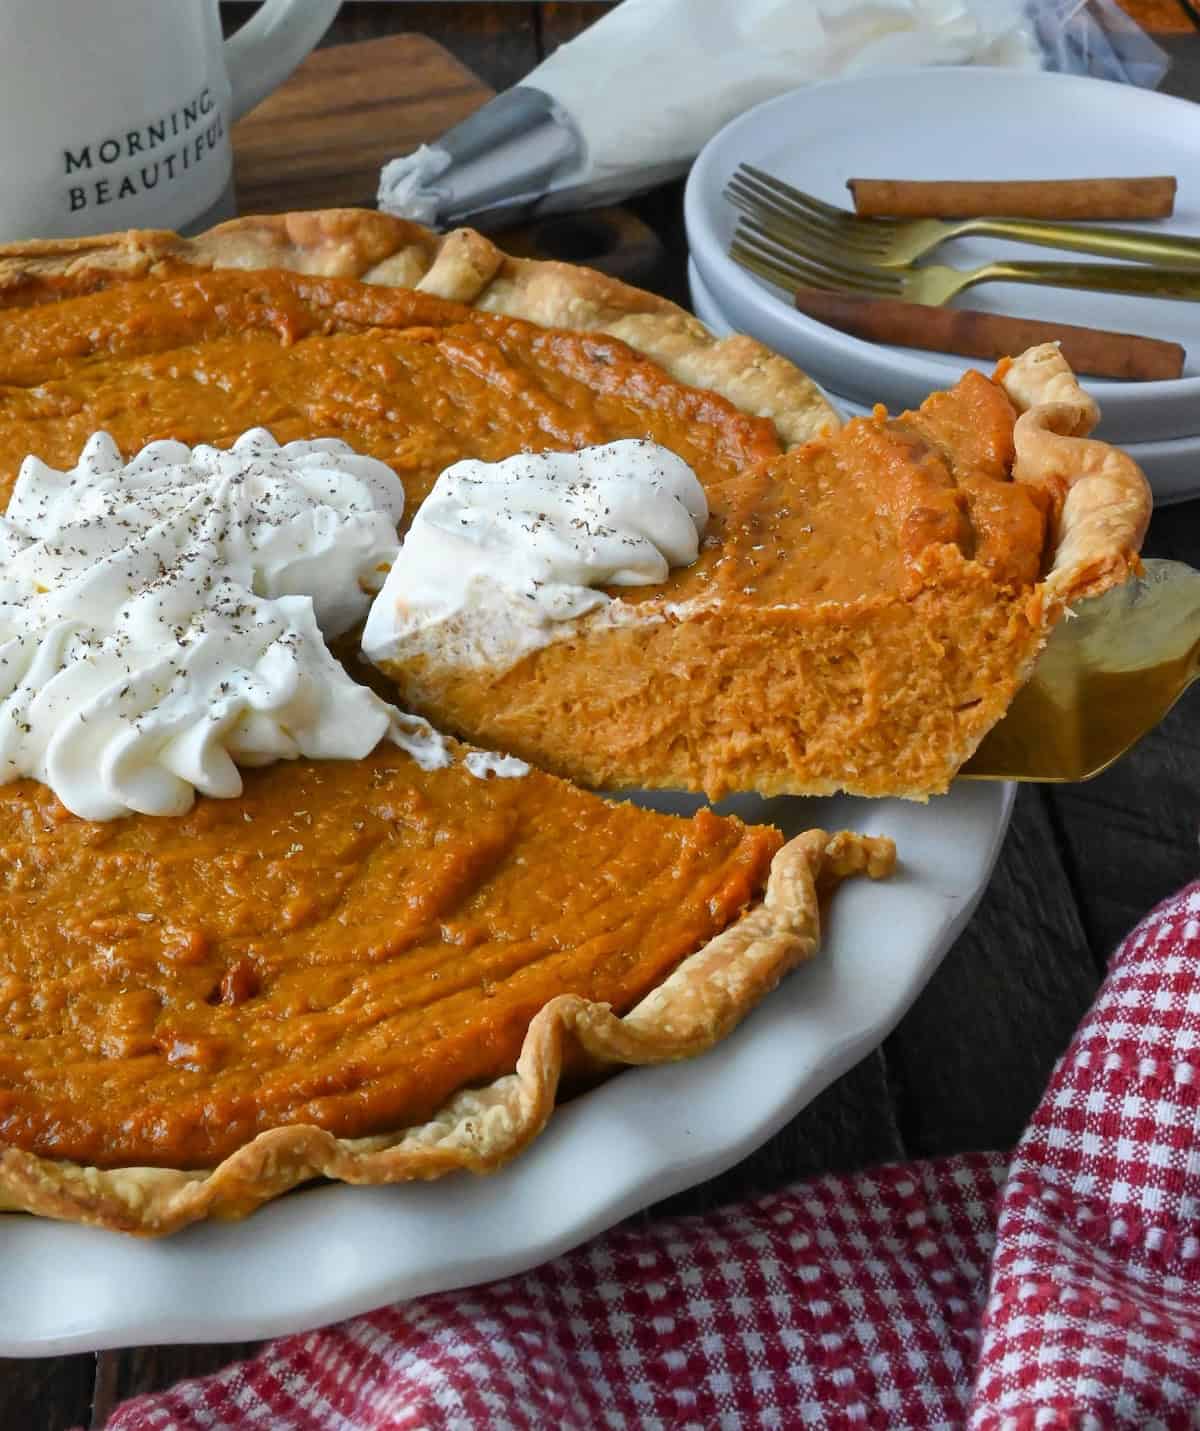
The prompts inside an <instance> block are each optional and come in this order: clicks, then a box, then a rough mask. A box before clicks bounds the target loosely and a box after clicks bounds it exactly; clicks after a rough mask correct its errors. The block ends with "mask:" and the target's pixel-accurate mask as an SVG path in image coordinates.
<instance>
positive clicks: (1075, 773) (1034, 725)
mask: <svg viewBox="0 0 1200 1431" xmlns="http://www.w3.org/2000/svg"><path fill="white" fill-rule="evenodd" d="M1197 676H1200V571H1195V570H1193V568H1192V567H1190V566H1185V565H1184V563H1183V562H1178V561H1154V560H1152V561H1147V562H1146V563H1145V570H1144V572H1143V574H1142V576H1141V577H1139V578H1135V579H1133V580H1131V581H1128V582H1126V583H1125V584H1124V585H1123V586H1118V587H1114V588H1113V589H1112V590H1111V591H1107V592H1105V594H1104V595H1103V596H1097V597H1093V598H1092V600H1090V601H1085V602H1081V603H1080V604H1079V605H1078V606H1077V607H1075V608H1074V609H1073V614H1072V615H1069V616H1067V617H1066V618H1065V619H1064V620H1062V621H1060V622H1059V624H1058V625H1057V626H1056V627H1055V629H1054V632H1053V634H1052V635H1051V637H1050V640H1049V642H1048V643H1047V645H1046V649H1045V651H1043V653H1042V655H1041V657H1040V659H1039V660H1038V663H1037V666H1036V667H1035V668H1034V672H1033V676H1032V677H1031V679H1030V681H1029V683H1028V684H1027V685H1026V686H1025V687H1024V688H1023V689H1022V690H1021V691H1020V692H1019V693H1018V695H1017V697H1016V699H1015V700H1014V701H1013V703H1012V705H1011V706H1010V707H1009V710H1008V714H1007V715H1006V716H1005V717H1004V719H1003V720H1002V721H1001V722H1000V723H999V724H998V725H997V726H995V727H994V728H993V729H992V731H991V732H990V733H989V734H988V735H987V736H986V737H985V738H984V741H983V744H982V745H980V747H979V749H978V750H977V751H976V752H975V754H974V755H973V756H972V757H971V759H970V760H969V761H968V762H967V764H966V765H965V766H964V767H963V770H962V772H961V773H962V775H963V776H964V777H966V778H968V779H976V780H1036V781H1068V780H1087V779H1089V778H1090V777H1091V776H1093V775H1099V773H1100V772H1101V771H1102V770H1104V769H1106V768H1107V767H1108V766H1110V765H1111V764H1112V763H1113V761H1114V760H1116V759H1117V757H1118V756H1120V755H1123V754H1124V753H1125V751H1127V750H1128V749H1129V748H1130V746H1132V745H1133V744H1135V743H1136V742H1137V741H1138V740H1140V739H1141V737H1142V736H1143V735H1145V734H1146V732H1147V731H1149V730H1152V729H1153V728H1154V727H1155V726H1156V725H1157V724H1158V723H1159V721H1160V720H1162V718H1163V716H1165V715H1166V713H1167V712H1168V711H1169V710H1170V709H1171V707H1172V706H1173V705H1174V704H1175V702H1176V701H1177V700H1178V699H1179V697H1180V696H1181V695H1182V694H1183V692H1184V691H1185V690H1186V689H1187V688H1188V686H1190V685H1191V683H1192V682H1193V681H1194V680H1195V679H1196V678H1197Z"/></svg>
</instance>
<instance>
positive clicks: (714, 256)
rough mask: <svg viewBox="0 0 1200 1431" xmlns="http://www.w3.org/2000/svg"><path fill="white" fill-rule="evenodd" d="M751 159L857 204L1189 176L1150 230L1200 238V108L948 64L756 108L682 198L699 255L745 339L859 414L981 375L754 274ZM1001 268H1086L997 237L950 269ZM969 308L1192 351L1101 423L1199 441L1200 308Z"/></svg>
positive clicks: (712, 147)
mask: <svg viewBox="0 0 1200 1431" xmlns="http://www.w3.org/2000/svg"><path fill="white" fill-rule="evenodd" d="M742 163H750V164H755V165H757V166H758V167H759V168H762V169H765V170H767V171H768V172H769V173H772V174H775V175H777V176H778V177H779V178H781V179H784V180H786V181H787V182H788V183H791V184H794V185H795V186H796V187H798V188H801V189H804V190H806V191H808V192H809V193H812V194H815V195H816V196H817V198H820V199H824V200H825V201H826V202H828V203H833V204H838V205H840V206H842V207H847V208H848V207H850V196H849V193H848V191H847V189H846V180H847V179H848V178H850V177H861V178H909V179H953V178H971V179H978V178H981V177H987V178H991V179H1005V178H1027V179H1038V178H1043V179H1050V178H1058V177H1068V176H1069V177H1087V176H1089V175H1111V174H1118V175H1119V174H1175V175H1178V176H1179V179H1180V192H1179V195H1178V198H1177V202H1176V212H1175V215H1174V216H1173V217H1172V218H1170V219H1164V220H1161V221H1158V222H1155V223H1150V224H1139V225H1137V227H1138V229H1139V231H1141V230H1143V229H1144V230H1145V231H1146V232H1153V231H1155V230H1161V231H1163V232H1168V233H1169V232H1175V233H1192V234H1200V185H1197V183H1196V180H1195V175H1196V174H1197V173H1198V172H1200V106H1197V105H1194V104H1191V103H1189V102H1187V101H1185V100H1181V99H1172V98H1170V97H1169V96H1166V95H1161V94H1155V93H1153V92H1151V91H1148V90H1141V89H1135V88H1133V87H1132V86H1129V85H1117V84H1110V83H1107V82H1105V81H1102V80H1093V79H1085V78H1080V77H1077V76H1070V75H1059V74H1046V73H1042V72H1039V71H1032V72H1031V71H1015V70H1002V69H983V68H979V69H962V68H947V69H921V70H901V71H897V72H894V73H892V74H883V75H870V76H862V77H860V78H857V79H849V80H838V81H834V82H831V83H829V84H825V85H814V86H810V87H809V88H806V89H801V90H796V91H793V92H792V93H791V94H786V95H783V96H782V97H780V98H779V99H774V100H770V101H768V102H767V103H766V104H762V105H759V106H758V107H757V108H756V109H752V110H750V111H749V112H748V113H746V114H744V115H742V116H740V117H739V118H738V119H735V120H734V121H733V122H732V123H731V124H729V125H727V126H726V127H725V128H724V129H723V130H721V132H720V133H719V134H717V135H716V136H715V137H714V138H713V139H712V140H711V141H710V142H709V143H708V144H707V145H706V146H705V148H704V150H703V151H702V152H701V154H700V157H699V158H698V159H697V161H696V163H695V165H694V166H693V169H692V173H691V176H690V178H689V180H688V185H687V193H686V196H685V200H684V213H685V218H686V222H687V232H688V242H689V245H690V247H691V251H692V256H693V258H694V259H695V262H696V264H697V266H698V267H699V269H700V273H701V275H702V277H703V279H704V282H705V283H706V284H707V286H708V288H709V290H710V292H711V294H712V296H713V298H714V299H715V300H716V302H717V303H718V305H719V306H720V308H721V310H722V311H723V312H724V313H725V314H727V315H728V317H729V320H730V321H731V322H732V323H733V325H734V326H735V327H736V328H737V329H739V330H740V331H741V332H744V333H750V334H752V335H753V336H754V337H756V338H760V339H761V340H762V341H763V342H764V343H766V344H767V345H768V346H769V347H771V348H774V349H775V351H776V352H779V353H783V354H784V355H785V356H787V357H789V358H792V359H793V360H794V361H795V362H797V363H799V364H800V366H801V367H803V368H804V369H806V371H809V372H813V373H817V374H819V375H820V377H821V379H822V381H824V382H826V383H827V384H828V385H829V386H830V387H832V388H833V389H834V390H835V391H837V392H840V393H845V394H846V395H847V396H849V397H851V398H853V399H855V400H857V401H859V402H862V403H872V402H886V403H887V404H888V405H889V406H890V407H911V406H913V405H914V404H916V403H918V402H919V401H920V400H921V398H922V397H923V396H924V395H925V394H926V393H928V392H931V391H932V390H934V389H935V388H942V387H946V386H948V385H950V384H952V383H953V382H954V381H955V380H956V378H957V375H958V374H959V373H961V372H962V371H963V369H964V368H965V367H966V366H968V364H967V362H966V361H965V360H963V359H959V358H955V357H952V356H943V355H941V354H933V353H916V352H913V351H911V350H908V349H900V348H894V347H889V346H885V345H882V344H875V343H868V342H864V341H863V340H861V339H859V338H853V337H850V336H849V335H848V334H844V333H840V332H838V331H837V330H836V329H833V328H829V327H826V326H825V325H824V324H822V323H818V322H816V321H815V320H814V319H811V318H807V317H805V316H804V315H803V314H800V313H797V312H796V311H795V309H794V308H792V307H791V305H790V302H789V300H788V298H787V296H786V295H785V294H784V293H783V290H782V289H778V288H775V287H773V286H772V285H770V284H767V283H765V282H763V281H761V280H759V279H758V278H756V277H754V276H753V275H752V274H749V273H747V272H746V271H745V270H744V269H742V268H739V267H738V265H737V264H735V263H734V262H733V260H732V259H731V258H729V257H728V254H727V252H726V250H727V249H728V246H729V241H730V239H731V238H732V236H733V231H734V228H735V226H736V218H737V215H736V212H735V210H734V209H733V207H732V206H731V205H730V204H728V203H727V202H726V201H725V199H724V198H722V191H723V189H724V187H725V184H726V182H727V180H728V179H729V177H730V175H731V174H732V173H733V171H734V170H735V169H736V168H737V166H738V165H739V164H742ZM1000 257H1004V258H1034V259H1036V258H1039V257H1040V258H1043V259H1046V258H1049V259H1058V258H1068V259H1074V260H1075V261H1080V255H1078V254H1067V253H1062V252H1060V251H1057V250H1053V249H1035V248H1031V247H1028V246H1027V245H1021V244H1012V243H1005V242H1002V241H1000V240H997V239H990V238H975V239H959V240H955V241H954V242H953V243H950V244H947V245H945V246H944V247H943V248H942V249H940V250H938V253H937V255H936V261H940V262H943V263H948V264H951V265H953V266H955V267H960V268H969V267H973V266H975V265H977V264H980V263H985V262H987V261H988V260H989V259H992V258H1000ZM927 261H928V260H927ZM958 301H960V302H961V303H963V304H964V305H969V306H970V307H973V308H981V309H987V310H992V311H996V312H1001V313H1016V314H1020V315H1022V316H1025V317H1035V318H1044V319H1049V320H1051V321H1059V322H1065V323H1082V324H1085V325H1088V326H1091V327H1099V328H1113V329H1119V330H1122V331H1125V332H1131V333H1143V334H1148V335H1150V336H1153V337H1158V338H1167V339H1171V340H1172V341H1175V342H1179V343H1182V344H1183V345H1184V346H1185V347H1186V348H1187V350H1188V358H1187V363H1186V365H1185V372H1184V376H1183V377H1182V378H1180V379H1178V380H1175V381H1171V382H1153V383H1126V382H1113V381H1097V382H1096V383H1095V393H1096V397H1097V399H1098V401H1099V403H1100V406H1101V407H1102V409H1103V410H1104V422H1103V425H1102V427H1101V429H1100V435H1101V436H1103V437H1106V438H1108V439H1109V440H1110V441H1114V442H1121V443H1128V442H1161V441H1164V440H1166V439H1169V438H1176V437H1183V436H1191V435H1194V434H1197V433H1200V303H1183V302H1167V301H1164V300H1159V299H1141V298H1131V297H1128V296H1121V295H1117V294H1103V293H1090V292H1080V291H1077V290H1070V289H1062V288H1045V287H1036V288H1035V287H1032V286H1030V285H1027V284H1010V283H989V284H984V285H981V286H980V287H978V288H973V289H971V290H969V291H968V292H967V293H966V294H964V295H963V296H962V298H961V299H960V300H958Z"/></svg>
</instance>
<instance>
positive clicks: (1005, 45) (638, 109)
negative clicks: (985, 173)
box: [378, 0, 1166, 229]
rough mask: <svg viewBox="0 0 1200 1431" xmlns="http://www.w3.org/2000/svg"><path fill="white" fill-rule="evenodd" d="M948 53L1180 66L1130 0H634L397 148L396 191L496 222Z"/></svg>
mask: <svg viewBox="0 0 1200 1431" xmlns="http://www.w3.org/2000/svg"><path fill="white" fill-rule="evenodd" d="M1081 36H1082V37H1083V40H1086V42H1087V43H1082V42H1081V39H1080V37H1081ZM1068 39H1070V40H1071V44H1069V45H1068V44H1067V43H1066V41H1067V40H1068ZM1122 46H1124V48H1122ZM1131 46H1132V49H1131V48H1130V47H1131ZM1130 54H1132V55H1133V56H1134V59H1133V60H1131V59H1130V58H1129V56H1130ZM1064 56H1065V58H1064ZM1138 59H1141V60H1145V61H1147V63H1143V64H1142V68H1141V69H1140V70H1136V65H1135V60H1138ZM934 64H942V65H945V64H955V65H962V64H986V65H1004V66H1009V67H1017V68H1029V69H1037V68H1041V67H1053V68H1056V69H1071V70H1073V71H1074V72H1076V73H1083V72H1086V73H1092V74H1101V75H1103V77H1104V78H1107V79H1124V80H1126V81H1129V82H1133V83H1141V84H1157V82H1158V80H1159V79H1160V78H1161V76H1162V73H1163V72H1164V71H1165V68H1166V62H1165V58H1164V57H1163V56H1162V52H1161V51H1159V50H1158V49H1157V47H1156V46H1154V45H1153V44H1152V42H1151V41H1149V40H1148V39H1147V38H1146V36H1145V35H1144V34H1143V33H1142V31H1140V30H1139V29H1138V28H1137V27H1136V25H1134V24H1133V22H1132V21H1129V20H1128V18H1127V17H1126V16H1124V14H1123V13H1122V12H1121V11H1120V10H1119V9H1118V8H1117V7H1116V6H1115V4H1114V3H1113V0H1033V3H1030V0H623V3H622V4H620V5H617V6H616V7H615V8H614V9H612V10H611V11H609V13H608V14H607V15H605V16H603V18H601V19H600V20H599V21H597V22H596V23H595V24H594V25H592V26H591V27H590V28H589V29H587V30H586V31H584V33H583V34H582V35H580V36H579V38H578V39H575V40H572V41H571V42H570V43H569V44H566V45H563V46H562V47H561V48H559V49H558V50H556V51H555V52H554V53H553V54H552V55H551V56H550V57H549V58H548V59H546V60H543V62H542V63H541V64H540V65H539V66H538V67H537V68H536V69H535V70H533V71H532V72H531V73H530V75H529V76H528V77H527V78H526V79H525V80H524V81H523V82H522V83H521V84H519V85H517V86H515V87H514V88H513V89H509V90H505V91H504V92H503V93H502V94H499V95H497V96H496V97H495V99H493V100H490V101H489V102H488V103H487V104H485V105H484V106H483V107H482V108H481V109H479V110H477V111H476V112H475V113H474V114H473V115H471V116H470V117H469V118H468V119H466V120H464V121H463V122H462V123H461V124H457V125H455V126H454V128H452V129H450V130H448V131H447V132H446V133H445V134H443V135H442V136H441V138H440V139H438V140H436V141H435V142H434V143H432V144H428V145H422V146H421V148H419V149H417V150H416V151H415V152H414V153H411V154H407V155H404V156H402V157H401V158H398V159H393V160H391V161H390V163H388V164H386V165H385V166H384V168H383V171H382V173H381V175H380V184H379V194H378V201H379V207H380V208H381V209H383V210H384V211H385V212H386V213H391V214H396V215H398V216H400V217H402V218H407V219H413V220H415V221H416V222H418V223H423V224H427V225H429V226H431V227H434V228H447V227H451V226H453V225H456V224H462V223H470V224H473V225H475V226H476V227H477V228H481V229H494V228H499V227H502V226H503V225H506V224H512V223H518V222H523V221H525V220H528V219H531V218H534V217H538V216H540V215H542V214H549V213H558V212H563V211H566V210H576V209H583V208H592V207H596V206H598V205H602V204H611V203H616V202H618V201H619V200H621V199H624V198H627V197H628V196H629V195H631V194H635V193H639V192H641V191H642V190H644V189H648V188H652V187H653V186H654V185H656V184H660V183H663V182H665V181H666V180H668V179H672V178H675V177H677V176H678V175H680V174H682V173H684V172H685V171H686V170H687V168H688V166H689V165H690V164H691V162H692V160H693V159H694V158H695V157H696V155H697V154H698V153H699V151H700V149H701V148H702V147H703V146H704V144H705V143H707V141H708V140H709V139H710V138H711V137H712V136H713V135H714V134H715V133H716V132H717V131H718V130H719V129H721V128H722V127H723V126H724V125H725V124H727V123H728V122H729V120H731V119H733V118H734V117H735V116H736V115H738V114H741V113H743V112H744V111H745V110H747V109H749V108H751V107H752V106H753V105H755V104H758V103H760V102H761V101H762V100H765V99H770V98H772V97H774V96H775V95H778V94H783V93H785V92H786V91H788V90H792V89H795V88H797V87H798V86H800V85H804V84H809V83H815V82H817V81H820V80H828V79H835V78H841V77H845V76H850V75H857V74H865V73H871V72H878V71H883V70H891V69H897V68H905V67H909V66H912V65H934ZM1135 71H1136V72H1135ZM863 122H864V123H871V122H874V121H872V119H871V117H870V116H864V120H863ZM797 142H798V143H802V142H803V136H797Z"/></svg>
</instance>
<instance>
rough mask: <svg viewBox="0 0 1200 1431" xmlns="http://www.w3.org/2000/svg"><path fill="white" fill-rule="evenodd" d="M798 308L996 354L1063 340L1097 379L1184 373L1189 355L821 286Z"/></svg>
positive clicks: (903, 343) (930, 344) (902, 336)
mask: <svg viewBox="0 0 1200 1431" xmlns="http://www.w3.org/2000/svg"><path fill="white" fill-rule="evenodd" d="M796 307H797V308H798V309H799V310H800V312H801V313H807V314H808V315H809V317H810V318H816V319H817V320H818V321H819V322H821V323H827V324H829V326H830V327H831V328H837V329H839V330H840V331H841V332H843V333H852V334H853V335H854V336H855V337H856V338H865V339H866V340H867V341H868V342H871V343H895V344H896V345H897V346H899V347H902V348H924V349H926V350H928V351H930V352H935V353H959V354H961V355H962V356H964V357H968V358H989V359H994V358H1007V357H1010V356H1012V355H1014V354H1016V353H1020V352H1023V351H1024V350H1025V349H1026V348H1032V347H1035V346H1036V345H1037V344H1038V343H1052V342H1057V343H1059V344H1060V345H1061V347H1062V352H1063V357H1065V358H1066V360H1067V362H1068V363H1070V365H1071V367H1072V368H1074V369H1075V371H1076V372H1077V373H1087V374H1089V375H1090V376H1091V377H1096V378H1125V379H1127V380H1128V381H1131V382H1152V381H1161V380H1163V379H1165V378H1178V377H1181V376H1182V374H1183V360H1184V356H1185V354H1184V350H1183V349H1182V348H1181V347H1180V346H1179V344H1178V343H1167V342H1164V341H1162V340H1161V339H1159V338H1143V337H1140V336H1139V335H1138V334H1136V333H1116V332H1111V331H1109V330H1107V329H1103V328H1080V327H1077V326H1076V325H1074V324H1071V323H1045V322H1043V321H1042V320H1041V319H1038V318H1012V317H1009V316H1007V315H1006V314H1003V313H981V312H979V311H978V310H976V309H972V308H933V307H930V306H929V305H928V304H925V303H905V302H903V301H902V300H901V299H898V298H861V297H859V296H858V295H857V294H850V293H829V292H826V291H825V290H824V289H821V288H799V289H797V290H796Z"/></svg>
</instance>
